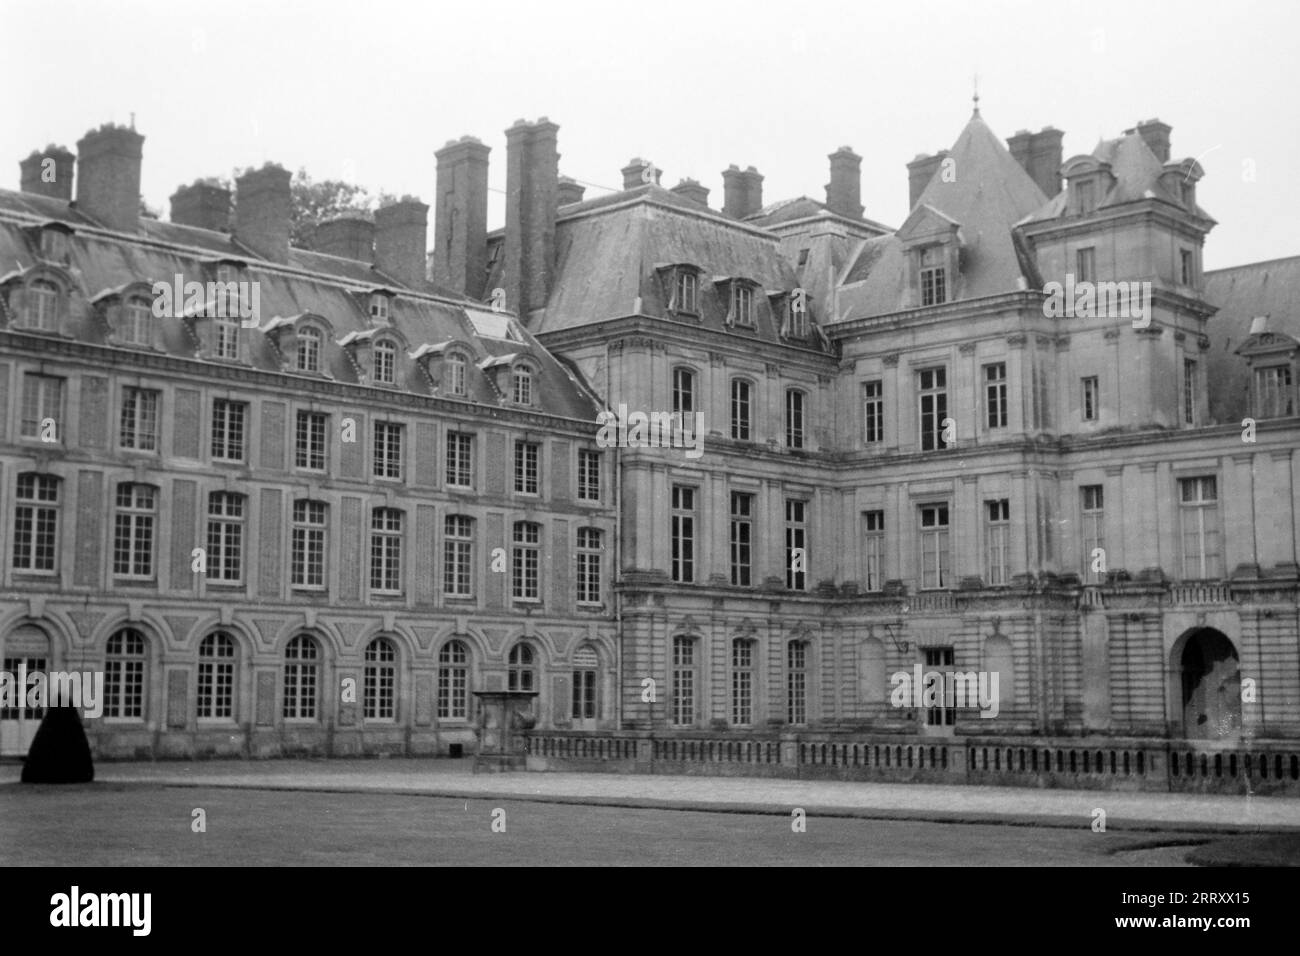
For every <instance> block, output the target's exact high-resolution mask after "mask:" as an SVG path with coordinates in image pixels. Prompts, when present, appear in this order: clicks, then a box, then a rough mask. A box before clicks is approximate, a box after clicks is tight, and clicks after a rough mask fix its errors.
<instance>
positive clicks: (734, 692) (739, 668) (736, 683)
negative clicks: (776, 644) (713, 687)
mask: <svg viewBox="0 0 1300 956" xmlns="http://www.w3.org/2000/svg"><path fill="white" fill-rule="evenodd" d="M731 722H732V723H733V724H735V725H736V726H738V727H748V726H749V725H750V724H752V723H753V722H754V641H750V640H745V639H743V638H740V639H737V640H734V641H732V642H731Z"/></svg>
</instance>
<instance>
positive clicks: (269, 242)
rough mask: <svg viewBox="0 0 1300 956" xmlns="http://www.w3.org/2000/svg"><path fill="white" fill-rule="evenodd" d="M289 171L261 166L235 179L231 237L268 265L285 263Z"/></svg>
mask: <svg viewBox="0 0 1300 956" xmlns="http://www.w3.org/2000/svg"><path fill="white" fill-rule="evenodd" d="M291 178H292V177H291V174H290V173H289V170H287V169H283V168H281V167H279V166H263V167H262V168H261V169H253V170H249V171H248V172H246V173H244V175H242V176H240V177H239V178H238V179H236V180H235V238H236V239H238V240H239V241H240V242H241V243H243V244H244V245H246V246H248V248H250V249H252V250H253V251H254V252H256V253H257V254H258V255H259V256H261V257H262V258H264V259H269V260H270V261H271V262H288V261H289V210H290V193H289V180H290V179H291Z"/></svg>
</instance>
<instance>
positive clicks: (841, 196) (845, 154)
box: [826, 146, 862, 219]
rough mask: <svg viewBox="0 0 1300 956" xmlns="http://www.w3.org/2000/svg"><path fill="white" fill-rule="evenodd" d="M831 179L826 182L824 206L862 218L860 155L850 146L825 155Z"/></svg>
mask: <svg viewBox="0 0 1300 956" xmlns="http://www.w3.org/2000/svg"><path fill="white" fill-rule="evenodd" d="M827 158H828V159H829V160H830V161H831V181H830V182H829V183H827V184H826V206H827V208H829V209H830V211H831V212H833V213H836V214H837V215H840V216H847V217H848V218H849V219H861V218H862V157H861V156H859V155H858V154H857V153H855V152H853V150H852V148H851V147H848V146H841V147H840V148H839V149H837V150H836V151H835V152H833V153H831V154H830V156H828V157H827Z"/></svg>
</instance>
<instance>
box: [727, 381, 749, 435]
mask: <svg viewBox="0 0 1300 956" xmlns="http://www.w3.org/2000/svg"><path fill="white" fill-rule="evenodd" d="M751 390H752V386H751V385H750V384H749V382H747V381H746V380H745V379H743V378H733V379H732V380H731V437H732V438H734V439H736V441H749V431H750V401H751V399H750V395H751Z"/></svg>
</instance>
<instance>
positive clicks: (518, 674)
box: [506, 644, 537, 690]
mask: <svg viewBox="0 0 1300 956" xmlns="http://www.w3.org/2000/svg"><path fill="white" fill-rule="evenodd" d="M507 663H508V665H509V667H508V669H507V671H506V690H536V689H537V669H536V663H537V655H536V652H534V651H533V648H532V645H531V644H516V645H515V646H514V647H512V648H510V659H509V661H508V662H507Z"/></svg>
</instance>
